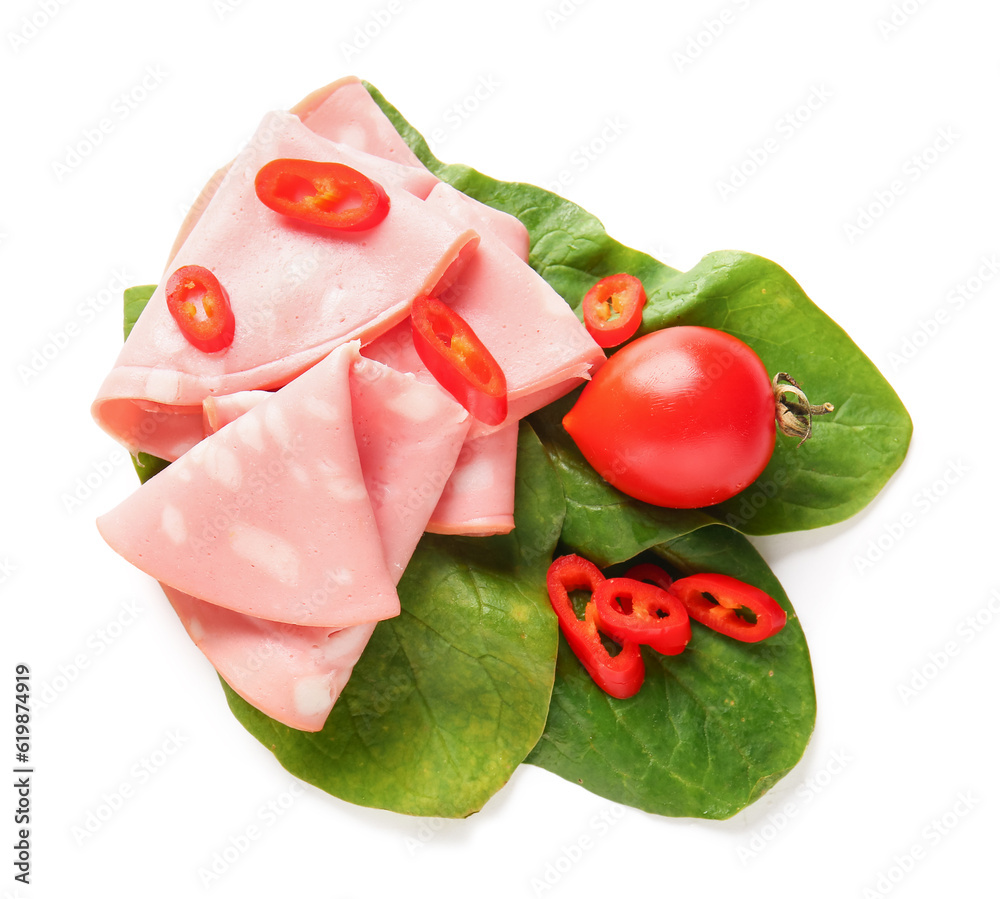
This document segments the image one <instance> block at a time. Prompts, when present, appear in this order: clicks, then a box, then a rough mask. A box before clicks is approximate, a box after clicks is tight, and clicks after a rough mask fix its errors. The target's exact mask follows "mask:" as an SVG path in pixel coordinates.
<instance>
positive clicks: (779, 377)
mask: <svg viewBox="0 0 1000 899" xmlns="http://www.w3.org/2000/svg"><path fill="white" fill-rule="evenodd" d="M782 382H784V383H782ZM771 387H772V389H773V390H774V417H775V420H776V421H777V423H778V429H779V430H780V431H781V433H782V434H784V435H786V436H787V437H798V438H800V439H799V442H798V444H797V446H802V444H803V443H805V442H806V441H807V440H808V439H809V438H810V437H811V436H812V419H813V416H814V415H826V414H827V413H828V412H832V411H833V404H832V403H823V404H822V405H821V406H814V405H813V404H812V403H810V402H809V398H808V397H807V396H806V395H805V392H804V391H803V390H802V388H801V387H799V385H798V382H797V381H796V380H795V378H793V377H792V376H791V375H790V374H788V372H784V371H779V372H778V373H777V374H776V375H775V376H774V378H773V379H772V381H771ZM789 394H791V396H793V397H794V398H795V399H792V400H790V399H789V398H788V397H789Z"/></svg>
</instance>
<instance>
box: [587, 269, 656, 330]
mask: <svg viewBox="0 0 1000 899" xmlns="http://www.w3.org/2000/svg"><path fill="white" fill-rule="evenodd" d="M645 305H646V291H645V288H643V286H642V281H640V280H639V279H638V278H636V277H634V276H633V275H628V274H625V273H622V274H618V275H608V276H607V277H606V278H601V280H600V281H598V282H597V283H596V284H595V285H594V286H593V287H591V288H590V290H588V291H587V294H586V296H585V297H584V298H583V323H584V325H586V327H587V330H588V331H589V332H590V336H591V337H593V338H594V341H595V343H597V345H598V346H601V347H605V348H607V347H613V346H618V345H619V344H622V343H625V341H626V340H628V339H629V338H630V337H631V336H632V335H633V334H635V332H636V331H638V330H639V325H641V324H642V307H643V306H645Z"/></svg>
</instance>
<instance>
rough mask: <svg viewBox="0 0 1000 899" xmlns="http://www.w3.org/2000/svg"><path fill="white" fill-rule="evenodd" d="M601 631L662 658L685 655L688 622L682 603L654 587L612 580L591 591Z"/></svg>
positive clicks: (689, 628)
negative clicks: (642, 646) (639, 645)
mask: <svg viewBox="0 0 1000 899" xmlns="http://www.w3.org/2000/svg"><path fill="white" fill-rule="evenodd" d="M594 604H595V606H596V609H597V620H598V623H599V624H600V628H601V630H602V631H604V633H606V634H607V635H608V636H609V637H613V638H614V639H615V640H618V641H624V640H632V641H634V642H636V643H641V644H643V645H645V646H648V647H650V649H655V650H656V651H657V652H659V653H662V654H663V655H665V656H675V655H677V654H678V653H681V652H683V651H684V647H685V646H687V644H688V641H689V640H690V639H691V621H690V619H689V618H688V613H687V609H685V608H684V603H682V602H681V601H680V599H678V597H676V596H674V594H672V593H670V592H668V591H667V590H664V589H663V588H662V587H658V586H656V584H650V583H648V582H646V581H642V580H635V579H633V578H630V577H613V578H608V579H607V580H605V581H603V582H602V583H601V584H600V585H599V586H598V588H597V589H596V590H595V591H594Z"/></svg>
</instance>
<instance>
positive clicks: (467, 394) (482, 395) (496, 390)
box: [410, 296, 507, 425]
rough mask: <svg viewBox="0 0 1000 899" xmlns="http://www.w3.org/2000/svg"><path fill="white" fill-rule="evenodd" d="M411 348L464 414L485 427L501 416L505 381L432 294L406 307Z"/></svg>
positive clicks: (490, 358) (494, 363) (493, 361)
mask: <svg viewBox="0 0 1000 899" xmlns="http://www.w3.org/2000/svg"><path fill="white" fill-rule="evenodd" d="M410 325H411V328H412V331H413V346H414V348H415V349H416V351H417V355H419V356H420V359H421V360H422V361H423V363H424V365H426V366H427V368H428V369H429V370H430V373H431V374H432V375H434V377H435V378H436V379H437V381H438V383H439V384H440V385H441V386H442V387H443V388H444V389H445V390H447V391H448V392H449V393H450V394H451V395H452V396H453V397H455V399H456V400H458V401H459V402H460V403H461V404H462V405H463V406H465V408H466V409H468V410H469V413H470V414H471V415H472V416H473V417H474V418H477V419H479V421H481V422H483V423H485V424H488V425H498V424H500V422H502V421H503V420H504V419H505V418H506V417H507V379H506V378H505V377H504V373H503V370H502V369H501V368H500V366H499V365H498V364H497V361H496V359H494V358H493V355H492V354H491V353H490V351H489V350H488V349H486V347H485V346H484V345H483V342H482V341H481V340H480V339H479V338H478V337H477V336H476V332H475V331H473V330H472V327H471V326H470V325H469V323H468V322H466V320H465V319H464V318H462V317H461V316H460V315H459V314H458V313H457V312H455V311H454V310H453V309H451V308H450V307H449V306H447V305H446V304H445V303H442V302H441V300H439V299H437V297H430V296H420V297H417V298H416V299H415V300H414V301H413V305H412V306H411V307H410Z"/></svg>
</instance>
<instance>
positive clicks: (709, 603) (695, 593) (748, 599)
mask: <svg viewBox="0 0 1000 899" xmlns="http://www.w3.org/2000/svg"><path fill="white" fill-rule="evenodd" d="M670 590H671V592H672V593H674V594H676V595H677V596H678V597H679V598H680V600H681V602H683V603H684V605H685V607H686V608H687V610H688V615H690V616H691V617H692V618H694V619H695V621H700V622H701V623H702V624H704V625H706V626H707V627H710V628H712V630H715V631H718V632H719V633H720V634H725V635H726V636H727V637H732V638H733V639H735V640H742V641H743V642H744V643H757V642H759V641H760V640H766V639H767V638H768V637H770V636H772V635H773V634H776V633H777V632H778V631H780V630H781V629H782V628H783V627H784V626H785V610H784V609H782V608H781V606H779V605H778V603H777V602H775V600H774V599H773V598H772V597H770V596H768V594H767V593H765V592H764V591H763V590H760V589H758V588H757V587H754V586H752V585H751V584H746V583H744V582H743V581H740V580H737V579H736V578H734V577H729V576H728V575H725V574H694V575H691V576H690V577H684V578H681V579H680V580H677V581H674V583H673V585H672V586H671V588H670ZM713 600H714V602H713ZM743 609H748V610H749V611H750V613H751V614H752V615H753V616H754V620H753V621H750V620H748V619H747V618H744V617H743V615H742V614H740V612H741V610H743Z"/></svg>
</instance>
